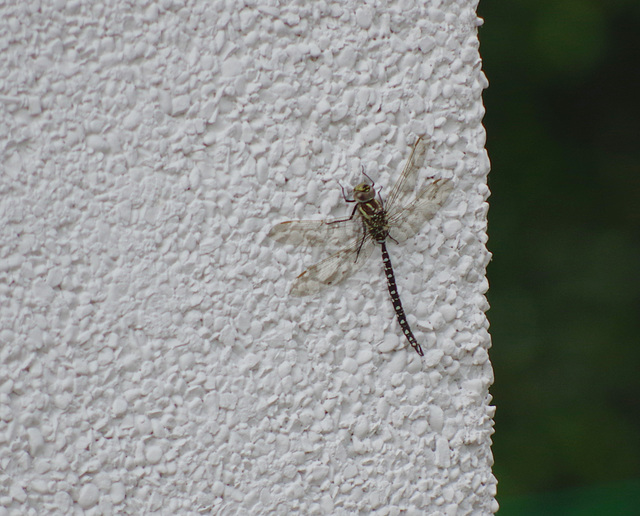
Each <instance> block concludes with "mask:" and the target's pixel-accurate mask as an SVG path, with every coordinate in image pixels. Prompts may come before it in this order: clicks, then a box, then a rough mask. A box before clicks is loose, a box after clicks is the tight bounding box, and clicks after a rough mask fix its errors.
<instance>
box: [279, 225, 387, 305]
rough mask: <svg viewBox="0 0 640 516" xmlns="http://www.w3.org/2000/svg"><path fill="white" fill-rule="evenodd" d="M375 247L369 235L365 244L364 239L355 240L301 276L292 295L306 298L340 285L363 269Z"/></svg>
mask: <svg viewBox="0 0 640 516" xmlns="http://www.w3.org/2000/svg"><path fill="white" fill-rule="evenodd" d="M361 244H362V245H361ZM374 247H375V243H374V242H373V240H372V239H371V237H369V236H368V235H367V236H366V237H365V239H364V242H362V239H356V240H354V241H353V242H352V243H351V244H350V245H349V246H348V247H345V248H344V249H341V250H340V251H338V252H337V253H335V254H332V255H331V256H329V257H328V258H325V259H324V260H322V261H320V262H318V263H316V264H315V265H312V266H311V267H309V268H308V269H307V270H306V271H304V272H303V273H302V274H300V276H298V277H297V278H296V279H295V281H294V282H293V285H292V286H291V294H292V295H294V296H306V295H308V294H314V293H316V292H318V291H319V290H321V289H322V288H324V287H325V286H328V285H335V284H336V283H340V282H341V281H342V280H344V279H345V278H347V277H349V276H351V275H352V274H353V273H354V272H356V271H357V270H358V269H360V267H362V265H363V264H364V262H366V261H367V258H369V256H370V255H371V251H372V250H373V248H374ZM358 250H359V251H358Z"/></svg>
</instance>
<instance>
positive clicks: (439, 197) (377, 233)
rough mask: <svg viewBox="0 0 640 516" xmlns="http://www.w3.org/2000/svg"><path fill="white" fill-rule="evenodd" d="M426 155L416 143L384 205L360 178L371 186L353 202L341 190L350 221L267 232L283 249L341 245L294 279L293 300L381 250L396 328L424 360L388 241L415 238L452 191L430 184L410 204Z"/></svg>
mask: <svg viewBox="0 0 640 516" xmlns="http://www.w3.org/2000/svg"><path fill="white" fill-rule="evenodd" d="M426 153H427V146H426V144H425V142H424V140H423V139H421V138H418V141H417V142H416V143H415V145H414V147H413V150H412V152H411V156H409V160H408V161H407V163H406V165H405V166H404V169H403V170H402V174H401V175H400V178H399V179H398V181H397V182H396V184H395V185H394V187H393V188H392V190H391V193H390V194H389V196H388V197H387V199H386V201H383V200H382V198H381V197H380V194H379V191H378V192H377V191H376V189H375V188H374V186H375V183H374V182H373V180H371V178H369V176H367V175H366V174H364V175H365V176H366V177H367V179H368V180H369V181H371V184H369V183H361V184H359V185H357V186H356V187H355V188H354V189H353V198H352V199H349V198H347V196H346V195H345V194H344V189H343V197H344V199H345V201H346V202H349V203H355V206H354V208H353V211H352V213H351V216H350V217H349V218H346V219H339V220H292V221H288V222H282V223H280V224H277V225H276V226H274V227H273V228H272V229H271V231H270V232H269V236H270V237H271V238H273V239H275V240H276V241H278V242H281V243H285V244H293V245H318V246H323V247H325V248H334V249H335V248H336V247H338V246H341V249H340V250H339V251H337V252H335V253H334V254H332V255H331V256H329V257H328V258H325V259H324V260H322V261H320V262H318V263H316V264H315V265H313V266H311V267H309V268H308V269H307V270H305V271H304V272H303V273H302V274H300V275H299V276H298V277H297V278H296V279H295V281H294V282H293V285H292V286H291V294H292V295H295V296H304V295H308V294H313V293H315V292H317V291H319V290H320V289H321V288H323V287H325V286H327V285H335V284H337V283H339V282H341V281H342V280H344V279H345V278H347V277H348V276H350V275H351V274H353V273H354V272H355V271H357V270H358V269H359V268H360V267H361V266H362V265H363V264H364V262H365V261H366V260H367V258H369V256H370V255H371V252H372V251H373V249H374V248H375V246H376V244H377V245H379V246H380V249H381V250H382V262H383V264H384V271H385V275H386V277H387V284H388V287H389V294H390V295H391V300H392V302H393V308H394V309H395V311H396V315H397V318H398V323H399V324H400V327H401V328H402V332H403V333H404V335H405V337H406V338H407V340H408V341H409V344H411V346H412V347H413V349H415V350H416V352H417V353H418V355H420V356H424V353H423V351H422V348H421V347H420V344H418V341H417V340H416V338H415V337H414V335H413V332H412V331H411V328H410V327H409V323H408V322H407V317H406V315H405V312H404V309H403V308H402V303H401V302H400V296H399V294H398V288H397V286H396V280H395V276H394V273H393V268H392V266H391V259H390V258H389V253H388V252H387V245H386V240H387V238H389V239H391V240H393V241H394V242H395V243H398V244H399V243H401V242H403V241H405V240H406V239H407V238H409V237H411V236H413V235H415V234H416V233H417V232H418V231H419V230H420V228H422V226H423V225H424V224H425V223H426V222H427V221H428V220H429V219H431V218H432V217H433V216H434V215H435V213H436V212H437V211H438V209H439V208H440V207H441V206H442V205H443V204H444V203H445V201H446V200H447V198H448V197H449V194H450V193H451V191H452V190H453V182H452V181H451V180H449V179H435V180H431V181H429V182H428V183H427V184H426V186H424V187H423V188H422V189H421V190H420V191H419V192H418V193H417V194H416V195H415V197H414V198H413V200H411V202H409V200H410V199H411V197H412V194H413V192H414V191H415V189H416V182H417V177H418V170H420V168H422V166H423V164H424V161H425V156H426ZM363 173H364V172H363ZM376 193H377V194H378V196H377V198H376Z"/></svg>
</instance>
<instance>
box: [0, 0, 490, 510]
mask: <svg viewBox="0 0 640 516" xmlns="http://www.w3.org/2000/svg"><path fill="white" fill-rule="evenodd" d="M242 4H245V5H244V6H243V5H242ZM475 4H476V1H474V0H470V1H466V0H458V1H454V0H431V1H426V0H425V1H411V0H405V1H399V2H387V1H379V2H370V3H368V4H367V3H364V2H360V1H356V0H343V1H342V2H323V1H317V2H316V1H314V2H278V1H275V0H273V1H267V0H263V1H261V0H254V1H249V0H248V1H246V2H222V1H218V2H207V1H204V0H191V1H190V0H186V1H184V0H166V1H160V2H145V1H141V2H129V1H124V0H114V1H111V2H82V1H76V2H64V1H62V2H54V1H42V2H33V1H31V2H23V1H18V0H14V1H13V2H8V3H3V4H2V5H1V6H0V112H1V125H0V158H1V166H2V169H1V175H0V238H1V241H0V301H1V303H0V325H1V326H0V515H4V514H15V515H18V514H19V515H29V514H34V515H35V514H38V515H40V514H49V513H57V514H72V513H74V514H81V513H82V511H83V510H84V511H86V513H87V514H115V513H122V514H148V513H152V512H157V513H159V514H173V513H185V514H189V513H190V514H201V513H205V514H207V513H212V514H305V515H307V514H354V513H361V514H368V513H375V514H400V513H402V514H405V513H406V514H443V515H449V516H452V515H466V514H476V515H479V514H490V513H491V512H493V511H495V509H496V507H497V506H496V503H495V500H494V494H495V479H494V478H493V476H492V474H491V469H490V467H491V462H492V459H491V452H490V444H491V441H490V435H491V432H492V421H491V418H492V414H493V411H492V408H491V407H490V405H489V403H490V399H491V398H490V396H489V394H488V387H489V385H490V383H491V381H492V372H491V366H490V363H489V361H488V355H487V349H488V348H489V346H490V339H489V335H488V333H487V321H486V319H485V316H484V310H485V309H486V306H487V305H486V302H485V299H484V293H485V291H486V288H487V283H486V280H485V278H484V272H485V266H486V264H487V261H488V256H489V255H488V253H487V251H486V249H485V245H484V244H485V241H486V235H485V229H486V212H487V204H486V202H485V201H486V198H487V195H488V190H487V187H486V184H485V183H486V175H487V172H488V167H489V166H488V160H487V158H486V153H485V150H484V130H483V128H482V126H481V119H482V116H483V107H482V102H481V93H482V89H483V88H484V87H485V86H486V81H485V79H484V76H483V74H482V72H481V63H480V59H479V54H478V40H477V27H478V20H477V18H476V15H475ZM418 134H420V135H424V136H425V137H426V138H428V139H429V140H430V141H431V142H432V152H431V154H430V156H429V166H430V168H429V169H424V170H423V171H422V176H423V177H426V176H427V175H433V174H435V175H440V176H445V177H450V178H455V181H456V189H455V191H454V193H453V194H452V197H451V200H450V202H449V203H448V204H447V206H445V208H444V209H443V210H441V212H440V213H438V215H437V216H436V217H435V218H434V219H433V220H432V222H431V224H430V225H428V226H427V227H425V229H424V230H423V231H422V232H421V233H420V234H419V235H417V236H416V237H415V238H413V239H412V240H410V241H408V242H405V243H403V244H402V245H401V246H397V245H395V244H394V243H390V244H389V247H390V252H391V255H392V258H393V261H394V264H395V267H396V273H397V280H398V284H399V288H400V292H401V295H402V298H403V303H404V306H405V309H406V311H407V313H408V314H409V321H410V323H411V324H412V327H413V329H414V332H415V333H416V337H417V338H418V340H419V341H420V342H421V343H422V346H423V348H424V349H425V352H426V356H425V358H424V359H420V357H418V356H417V355H416V354H415V353H414V352H413V351H412V350H411V349H410V348H409V347H408V346H407V344H406V342H405V341H404V340H403V339H402V337H401V335H400V332H399V328H398V325H397V323H396V321H395V318H394V314H393V310H392V308H391V303H390V301H389V299H388V293H387V291H386V285H385V283H384V277H383V275H382V265H381V262H380V258H379V256H378V255H376V256H375V258H374V259H372V260H371V261H370V263H368V264H367V265H366V266H365V267H364V268H363V270H362V271H361V272H359V273H358V274H357V275H356V276H355V277H353V278H351V279H349V280H347V281H346V282H345V283H343V284H341V285H339V286H337V287H334V288H329V289H327V290H326V291H323V292H322V293H321V294H319V295H317V296H313V297H307V298H299V299H296V298H291V297H289V296H288V295H287V293H286V292H287V288H288V285H289V284H290V282H291V280H293V278H295V276H296V274H298V273H299V272H300V271H301V270H302V267H303V264H309V263H311V261H312V259H313V257H314V256H313V253H310V252H308V250H305V249H293V248H290V247H287V246H280V245H278V244H275V243H274V242H271V241H269V240H268V239H266V238H265V235H266V233H267V231H268V229H269V227H270V226H271V225H272V224H274V223H276V222H279V221H281V220H285V219H289V218H299V217H313V216H341V215H343V214H345V213H347V211H348V208H347V207H345V206H344V202H343V201H342V199H341V195H340V190H339V184H340V183H341V184H346V185H348V184H350V183H351V184H353V183H354V182H355V181H357V180H359V179H360V177H359V172H360V167H361V165H363V166H364V167H365V170H367V171H368V173H369V174H370V175H372V176H373V177H374V178H375V179H376V181H377V182H378V184H379V185H380V186H382V187H383V188H385V187H387V185H389V184H390V182H391V181H393V179H394V178H395V177H397V173H398V169H399V167H400V166H401V164H402V162H403V160H404V159H406V157H407V156H408V153H409V150H410V144H411V143H412V142H413V141H414V140H415V137H416V135H418ZM385 191H388V188H386V190H385V189H383V195H384V192H385Z"/></svg>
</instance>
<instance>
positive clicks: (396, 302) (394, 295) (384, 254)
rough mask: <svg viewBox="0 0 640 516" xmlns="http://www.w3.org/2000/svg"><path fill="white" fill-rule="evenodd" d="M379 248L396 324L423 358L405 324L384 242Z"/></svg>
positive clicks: (418, 346)
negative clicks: (396, 320) (396, 319)
mask: <svg viewBox="0 0 640 516" xmlns="http://www.w3.org/2000/svg"><path fill="white" fill-rule="evenodd" d="M380 247H381V249H382V263H383V264H384V275H385V276H386V277H387V285H388V287H389V294H390V295H391V302H392V303H393V309H394V310H395V311H396V317H397V318H398V323H399V324H400V328H402V333H404V336H405V337H406V338H407V340H408V341H409V344H411V347H413V349H415V350H416V353H418V355H420V356H421V357H423V356H424V352H423V351H422V348H421V347H420V344H418V341H417V340H416V338H415V337H414V335H413V332H412V331H411V328H410V327H409V323H408V322H407V316H406V314H405V313H404V308H402V303H401V302H400V294H399V293H398V287H397V285H396V277H395V275H394V273H393V267H392V266H391V258H390V257H389V253H388V252H387V246H386V244H385V242H384V241H382V242H380Z"/></svg>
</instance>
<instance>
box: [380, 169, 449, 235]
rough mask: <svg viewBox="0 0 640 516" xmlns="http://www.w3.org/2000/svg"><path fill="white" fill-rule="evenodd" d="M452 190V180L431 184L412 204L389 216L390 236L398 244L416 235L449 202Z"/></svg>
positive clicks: (439, 180)
mask: <svg viewBox="0 0 640 516" xmlns="http://www.w3.org/2000/svg"><path fill="white" fill-rule="evenodd" d="M452 190H453V181H451V180H450V179H436V180H435V181H433V182H432V183H429V184H428V185H427V186H425V187H424V188H423V189H422V190H421V191H420V192H419V193H418V195H417V196H416V198H415V200H414V201H413V202H412V203H411V204H409V205H408V206H405V207H404V209H398V210H396V211H395V212H394V213H390V214H389V225H390V226H391V230H390V232H389V234H390V236H391V237H392V238H393V239H394V240H396V241H397V242H404V241H405V240H406V239H407V238H409V237H412V236H413V235H415V234H416V233H417V232H418V231H420V228H421V227H422V226H424V224H425V222H427V221H428V220H429V219H431V218H432V217H433V216H434V215H435V214H436V212H437V211H438V210H439V209H440V207H441V206H442V205H443V204H444V203H445V202H446V201H447V199H448V197H449V194H450V193H451V191H452Z"/></svg>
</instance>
